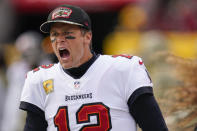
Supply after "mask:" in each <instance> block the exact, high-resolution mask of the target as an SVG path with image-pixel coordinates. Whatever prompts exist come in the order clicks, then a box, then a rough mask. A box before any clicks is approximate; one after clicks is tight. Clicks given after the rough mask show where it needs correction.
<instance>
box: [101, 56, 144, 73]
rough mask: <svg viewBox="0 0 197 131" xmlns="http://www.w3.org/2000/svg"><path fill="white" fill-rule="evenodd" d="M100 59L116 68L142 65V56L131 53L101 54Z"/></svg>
mask: <svg viewBox="0 0 197 131" xmlns="http://www.w3.org/2000/svg"><path fill="white" fill-rule="evenodd" d="M101 57H102V61H106V62H107V63H108V64H110V66H111V67H113V68H117V69H124V70H125V69H131V68H133V67H134V66H141V65H144V63H143V61H142V58H140V57H139V56H131V55H125V54H121V55H101Z"/></svg>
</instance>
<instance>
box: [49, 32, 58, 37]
mask: <svg viewBox="0 0 197 131" xmlns="http://www.w3.org/2000/svg"><path fill="white" fill-rule="evenodd" d="M50 35H51V36H52V37H56V36H58V33H57V32H51V33H50Z"/></svg>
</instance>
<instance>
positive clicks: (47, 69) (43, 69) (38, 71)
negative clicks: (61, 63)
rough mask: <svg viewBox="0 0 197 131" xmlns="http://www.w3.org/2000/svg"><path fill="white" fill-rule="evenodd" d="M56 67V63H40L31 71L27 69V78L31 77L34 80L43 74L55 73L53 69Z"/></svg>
mask: <svg viewBox="0 0 197 131" xmlns="http://www.w3.org/2000/svg"><path fill="white" fill-rule="evenodd" d="M57 68H58V64H48V65H41V66H39V67H37V68H35V69H33V70H31V71H29V72H28V73H27V75H26V78H27V79H31V80H34V81H38V80H39V79H41V78H42V77H44V76H47V75H48V74H51V73H55V70H56V69H57Z"/></svg>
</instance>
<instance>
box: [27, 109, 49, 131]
mask: <svg viewBox="0 0 197 131" xmlns="http://www.w3.org/2000/svg"><path fill="white" fill-rule="evenodd" d="M47 126H48V125H47V122H46V120H45V118H43V117H42V116H40V115H38V114H36V113H34V112H31V111H27V118H26V123H25V127H24V131H46V130H47Z"/></svg>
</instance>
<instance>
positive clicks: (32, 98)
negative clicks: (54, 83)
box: [19, 71, 45, 113]
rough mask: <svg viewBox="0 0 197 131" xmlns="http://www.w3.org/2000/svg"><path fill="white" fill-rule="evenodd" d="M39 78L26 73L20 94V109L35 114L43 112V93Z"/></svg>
mask: <svg viewBox="0 0 197 131" xmlns="http://www.w3.org/2000/svg"><path fill="white" fill-rule="evenodd" d="M39 78H40V77H39V74H36V73H33V71H31V72H28V74H27V78H26V80H25V84H24V86H23V90H22V94H21V99H20V107H19V108H20V109H22V110H26V111H32V112H35V113H37V112H38V113H43V112H44V102H45V93H44V89H43V88H42V82H41V81H40V80H39Z"/></svg>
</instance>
